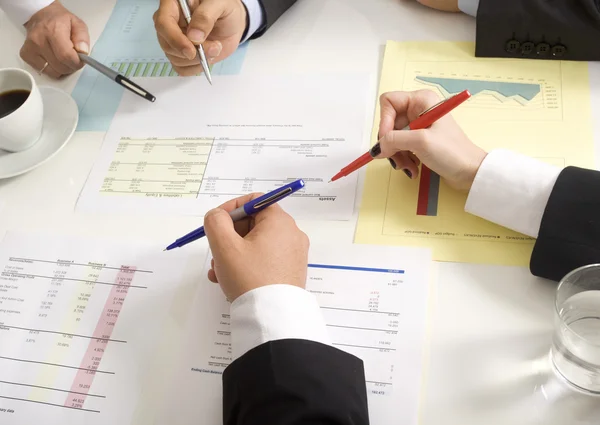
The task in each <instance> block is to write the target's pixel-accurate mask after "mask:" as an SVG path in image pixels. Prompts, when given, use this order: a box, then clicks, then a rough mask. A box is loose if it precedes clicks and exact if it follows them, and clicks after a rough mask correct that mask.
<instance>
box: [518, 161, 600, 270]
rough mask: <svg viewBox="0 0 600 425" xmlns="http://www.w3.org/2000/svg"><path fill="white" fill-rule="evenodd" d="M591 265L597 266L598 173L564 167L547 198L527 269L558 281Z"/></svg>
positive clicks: (599, 238) (599, 256) (599, 243)
mask: <svg viewBox="0 0 600 425" xmlns="http://www.w3.org/2000/svg"><path fill="white" fill-rule="evenodd" d="M594 263H600V172H599V171H595V170H584V169H582V168H576V167H567V168H565V169H564V170H563V171H562V172H561V173H560V175H559V176H558V179H557V181H556V184H555V185H554V188H553V189H552V193H551V194H550V199H548V204H547V205H546V209H545V211H544V215H543V217H542V224H541V226H540V233H539V236H538V239H537V241H536V243H535V247H534V249H533V254H532V255H531V262H530V265H529V267H530V269H531V272H532V273H533V274H534V275H536V276H540V277H545V278H547V279H552V280H556V281H558V280H560V279H562V278H563V277H564V276H565V275H566V274H567V273H569V272H570V271H572V270H574V269H576V268H578V267H581V266H585V265H588V264H594Z"/></svg>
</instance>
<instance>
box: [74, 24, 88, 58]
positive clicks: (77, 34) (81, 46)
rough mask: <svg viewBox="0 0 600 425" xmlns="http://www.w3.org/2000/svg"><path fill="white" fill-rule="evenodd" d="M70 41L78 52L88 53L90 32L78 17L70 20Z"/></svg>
mask: <svg viewBox="0 0 600 425" xmlns="http://www.w3.org/2000/svg"><path fill="white" fill-rule="evenodd" d="M71 41H72V42H73V46H75V50H77V51H78V52H79V53H85V54H86V55H89V54H90V34H89V32H88V28H87V25H86V24H85V22H83V21H82V20H80V19H73V20H72V21H71Z"/></svg>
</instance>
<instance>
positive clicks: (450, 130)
mask: <svg viewBox="0 0 600 425" xmlns="http://www.w3.org/2000/svg"><path fill="white" fill-rule="evenodd" d="M439 100H440V99H439V97H438V96H437V95H436V94H435V93H434V92H432V91H430V90H419V91H414V92H389V93H384V94H383V95H382V96H381V98H380V105H381V120H380V126H379V135H380V139H379V142H378V143H376V144H375V145H374V146H373V147H372V148H371V151H369V152H368V153H367V154H365V155H363V157H367V156H368V157H369V158H367V159H368V160H367V161H366V162H364V164H366V163H367V162H369V161H370V160H371V158H373V157H374V158H377V159H379V158H389V159H390V160H391V161H390V164H391V165H392V167H393V168H395V169H396V170H402V171H404V173H405V174H406V175H407V176H408V177H410V178H413V179H415V178H417V176H418V174H419V164H420V163H421V162H422V163H423V164H424V165H426V166H428V167H429V168H430V169H432V170H433V171H435V172H437V173H438V174H440V175H441V176H442V178H444V179H446V180H447V182H448V183H449V184H450V185H451V186H452V187H454V188H455V189H459V190H468V189H469V188H470V187H471V184H472V183H473V179H474V178H475V174H477V170H478V169H479V166H480V165H481V162H482V161H483V159H484V158H485V156H486V152H485V151H484V150H483V149H481V148H479V147H478V146H476V145H474V144H473V143H472V142H471V141H470V140H469V138H468V137H467V136H466V135H465V133H464V132H463V131H462V129H461V128H460V127H459V126H458V124H457V123H456V121H454V119H453V118H452V116H451V115H450V114H448V112H449V111H444V110H443V109H441V110H440V109H438V110H437V112H436V113H437V114H438V115H439V114H440V113H443V114H442V115H443V116H442V117H441V118H439V119H438V117H437V116H432V115H431V114H429V117H428V119H433V122H432V123H431V124H429V123H427V122H425V123H421V122H419V119H420V117H421V118H422V117H424V116H425V115H427V114H423V111H427V110H428V109H430V108H431V107H432V106H434V105H436V104H438V103H439ZM459 100H460V99H459ZM463 101H464V99H463ZM461 103H462V102H461ZM452 109H453V108H452ZM407 125H409V126H410V127H411V128H413V127H415V128H418V126H426V127H425V128H423V127H421V128H422V129H416V130H415V129H413V130H410V131H406V130H405V128H406V127H407ZM364 164H362V165H364ZM333 180H335V179H333Z"/></svg>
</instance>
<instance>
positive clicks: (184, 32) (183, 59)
mask: <svg viewBox="0 0 600 425" xmlns="http://www.w3.org/2000/svg"><path fill="white" fill-rule="evenodd" d="M187 5H188V6H189V10H190V11H191V21H190V23H189V24H187V23H186V22H187V19H185V15H184V12H183V10H182V7H181V6H180V2H179V0H160V6H159V8H158V10H157V11H156V13H155V14H154V25H155V27H156V32H157V35H158V42H159V44H160V47H161V48H162V50H163V51H164V52H165V55H166V57H167V59H169V61H170V62H171V65H172V66H173V70H174V71H175V72H177V74H179V75H180V76H196V75H200V73H202V71H203V70H204V69H203V67H202V65H201V63H200V60H199V58H201V53H199V52H198V49H197V47H196V46H197V45H198V44H202V51H203V52H204V53H205V57H206V61H207V63H208V65H209V66H212V65H213V64H215V63H218V62H219V61H222V60H224V59H226V58H227V57H229V56H230V55H232V54H233V53H234V52H235V51H236V50H237V49H238V47H239V46H240V43H242V42H243V41H245V40H246V39H247V38H248V36H250V35H252V34H253V33H254V31H256V29H257V28H255V27H256V25H254V26H252V25H253V23H254V24H259V23H260V18H261V16H260V14H258V15H256V13H257V12H256V11H255V12H254V15H253V14H252V13H251V10H247V9H246V7H245V6H244V3H242V2H241V1H240V0H202V1H200V0H188V2H187ZM249 31H252V33H250V32H249ZM209 72H211V70H209ZM213 72H214V70H213ZM211 76H212V72H211Z"/></svg>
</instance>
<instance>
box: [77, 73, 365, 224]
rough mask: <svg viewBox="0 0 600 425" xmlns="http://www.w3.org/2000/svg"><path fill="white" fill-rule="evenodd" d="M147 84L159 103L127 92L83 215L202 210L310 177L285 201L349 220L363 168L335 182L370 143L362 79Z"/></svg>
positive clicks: (302, 213) (296, 210)
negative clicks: (367, 132)
mask: <svg viewBox="0 0 600 425" xmlns="http://www.w3.org/2000/svg"><path fill="white" fill-rule="evenodd" d="M140 84H142V85H143V86H144V87H146V88H147V89H148V90H149V91H151V92H152V93H154V94H155V95H156V97H157V101H156V103H155V104H151V103H149V102H139V101H138V99H134V97H132V96H128V97H124V98H123V100H122V102H121V105H120V107H119V110H118V112H117V114H116V116H115V118H114V120H113V124H112V126H111V128H110V130H109V132H108V133H107V136H106V138H105V141H104V144H103V146H102V149H101V152H100V154H99V157H98V159H97V161H96V164H95V165H94V167H93V170H92V172H91V174H90V176H89V178H88V181H87V182H86V185H85V187H84V189H83V192H82V194H81V196H80V199H79V201H78V205H77V209H78V210H79V211H86V212H101V213H111V212H114V213H136V214H138V213H140V212H143V213H147V214H180V215H203V214H204V213H206V212H207V211H208V210H209V209H211V208H214V207H216V206H218V205H220V204H222V203H223V202H225V201H227V200H229V199H232V198H235V197H237V196H241V195H244V194H247V193H252V192H265V193H266V192H270V191H272V190H274V189H276V188H277V187H279V186H282V185H284V184H287V183H289V182H291V181H293V180H296V179H300V178H302V179H304V180H305V182H306V186H305V188H304V189H303V190H301V191H300V192H298V193H296V194H294V195H292V196H290V197H289V198H288V199H286V200H284V201H283V202H282V203H281V205H282V206H283V207H284V208H285V209H286V210H287V211H288V212H289V213H290V214H292V215H293V216H294V217H295V218H319V219H332V220H347V219H349V218H350V217H351V215H352V212H353V210H354V201H355V192H356V185H357V181H358V178H357V174H356V173H355V174H353V175H351V176H348V177H347V178H345V179H342V180H340V181H337V182H335V183H328V181H329V179H330V178H331V176H332V175H333V174H335V173H336V172H337V171H339V169H340V168H342V167H343V166H345V165H346V164H347V163H349V162H350V161H352V160H354V159H355V158H356V157H357V156H358V155H359V154H360V152H361V147H362V146H363V145H365V144H366V138H365V137H363V135H365V136H366V132H364V131H363V130H364V128H365V124H366V119H367V118H366V114H365V110H366V105H367V101H366V90H365V87H366V86H367V84H365V79H364V77H360V76H347V77H346V76H336V77H332V76H291V77H271V78H264V77H242V76H238V77H221V78H219V79H215V85H214V86H213V87H209V86H207V85H204V84H198V82H197V80H195V79H146V80H144V81H142V82H140ZM140 100H142V101H143V99H140ZM363 149H364V148H363Z"/></svg>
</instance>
